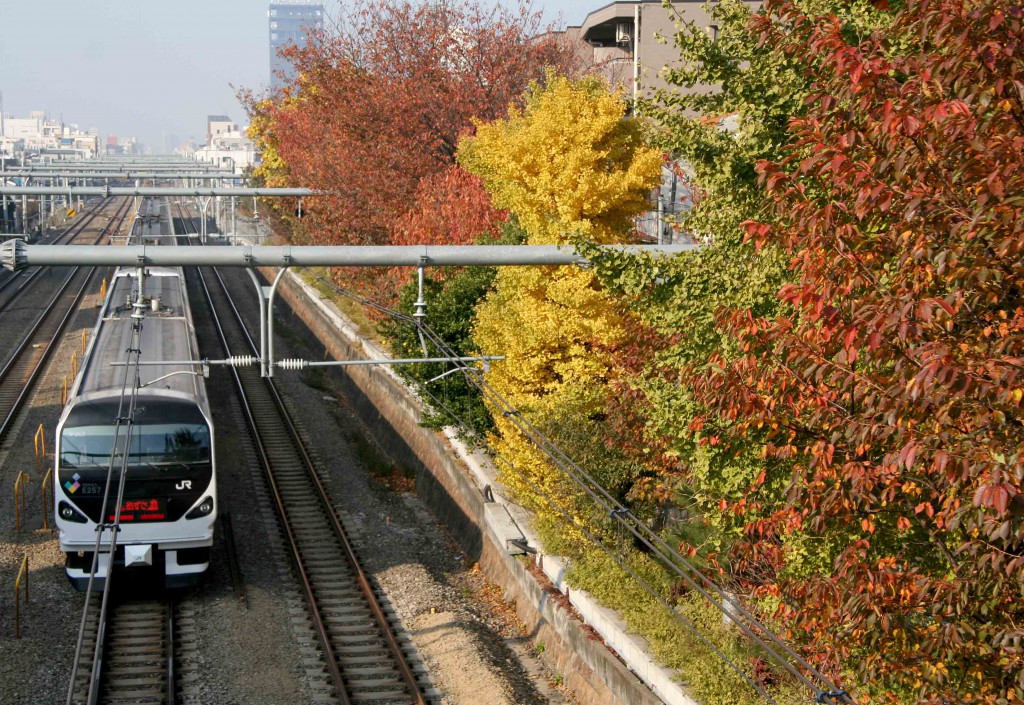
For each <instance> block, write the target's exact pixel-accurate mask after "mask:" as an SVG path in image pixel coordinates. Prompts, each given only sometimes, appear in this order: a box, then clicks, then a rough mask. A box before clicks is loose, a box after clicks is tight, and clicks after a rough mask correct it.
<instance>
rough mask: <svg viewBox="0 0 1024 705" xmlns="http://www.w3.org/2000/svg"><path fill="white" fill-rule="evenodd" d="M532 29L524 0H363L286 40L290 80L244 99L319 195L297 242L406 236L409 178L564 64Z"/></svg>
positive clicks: (415, 187) (447, 157)
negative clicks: (316, 30)
mask: <svg viewBox="0 0 1024 705" xmlns="http://www.w3.org/2000/svg"><path fill="white" fill-rule="evenodd" d="M541 29H542V25H541V20H540V16H539V14H537V13H533V12H532V11H530V10H529V9H528V8H527V7H526V6H522V7H520V8H519V9H518V10H506V9H503V8H501V7H498V8H491V7H487V6H486V4H485V3H483V2H480V1H479V0H472V1H471V2H468V3H413V2H410V1H408V0H405V1H403V2H386V1H385V0H367V1H366V2H364V3H362V4H360V5H358V6H357V7H356V8H355V9H351V10H349V11H348V12H347V14H346V15H345V16H343V17H342V18H341V19H340V21H339V22H338V24H337V26H336V27H335V28H334V29H333V30H331V31H330V32H324V33H321V34H319V35H317V36H315V37H313V38H312V39H311V41H309V43H308V44H307V46H306V47H304V48H294V47H293V48H292V49H291V50H290V51H289V52H288V54H289V58H290V60H291V61H292V62H293V64H294V65H295V68H296V70H297V74H298V78H297V79H296V81H295V83H294V84H293V85H291V86H290V87H287V88H285V90H284V94H283V95H280V96H277V97H276V98H275V100H273V101H270V102H265V101H264V102H261V101H258V100H255V99H253V98H250V99H249V100H248V105H249V108H250V111H251V112H252V113H253V117H254V119H255V118H262V119H261V121H260V124H261V125H263V126H264V127H263V130H264V133H265V137H266V139H267V141H268V142H270V143H272V144H273V146H274V148H275V150H276V152H277V155H278V156H279V157H280V158H281V159H282V161H283V162H284V164H285V165H286V166H287V173H288V178H289V179H290V181H291V183H293V184H295V185H300V186H306V187H310V188H314V189H318V190H322V191H325V192H326V195H324V196H319V197H316V198H310V199H306V203H305V204H304V205H305V209H306V213H307V217H306V218H305V219H304V220H303V223H302V225H303V229H304V230H305V231H306V233H307V235H308V238H309V241H310V242H314V243H318V244H386V243H389V242H391V241H392V239H393V237H394V235H395V234H396V233H398V232H403V233H405V235H403V238H402V239H403V241H406V242H408V241H411V240H410V238H409V237H408V231H407V229H404V228H400V227H399V224H400V223H402V222H403V221H404V219H405V218H406V215H407V214H408V213H409V212H410V211H412V210H413V209H414V204H415V201H416V198H417V195H418V194H419V193H422V190H421V182H422V181H423V180H424V179H427V178H428V177H432V176H435V175H438V174H441V173H443V172H444V171H445V170H446V169H448V168H449V167H450V166H451V165H453V164H454V161H455V151H456V146H457V144H458V140H459V137H460V136H461V135H462V134H463V133H465V132H466V131H467V130H470V129H472V120H473V118H478V119H481V120H492V119H494V118H497V117H498V116H500V115H503V114H504V113H505V111H506V110H507V108H508V106H509V105H510V104H511V103H513V102H515V101H517V100H518V99H519V98H520V96H521V95H522V93H523V92H524V90H525V88H526V87H527V85H528V84H529V83H530V81H533V80H543V78H544V76H545V68H546V67H549V66H553V67H555V68H556V70H560V71H566V70H569V67H570V64H571V62H572V61H573V57H572V56H571V55H570V54H569V52H568V51H567V50H566V49H565V48H563V47H562V46H561V45H559V44H558V43H557V41H556V40H555V39H554V38H553V37H551V36H549V35H544V34H543V33H542V32H541ZM371 280H372V276H371Z"/></svg>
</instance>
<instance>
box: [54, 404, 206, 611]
mask: <svg viewBox="0 0 1024 705" xmlns="http://www.w3.org/2000/svg"><path fill="white" fill-rule="evenodd" d="M117 414H118V398H116V397H114V398H111V397H106V398H103V397H100V398H90V395H86V396H84V397H81V398H79V399H78V400H77V401H76V402H75V403H74V404H73V405H71V406H69V407H68V408H67V409H66V410H65V412H64V415H63V417H62V418H61V422H60V425H59V426H58V429H57V446H56V453H55V457H56V464H57V477H58V480H57V482H56V483H55V491H54V499H55V516H56V523H57V528H58V530H59V532H60V549H61V550H62V551H64V552H65V554H66V555H67V563H66V570H67V574H68V579H69V580H70V581H71V583H72V585H74V586H75V588H76V589H78V590H81V591H84V590H86V589H87V586H88V582H89V572H90V569H91V567H92V558H93V551H94V549H95V543H96V530H97V526H98V525H99V523H100V520H101V517H102V518H103V520H104V523H105V524H106V525H107V528H105V529H104V531H103V541H102V542H101V553H100V560H99V563H98V565H97V573H96V579H95V580H94V582H93V589H94V590H99V589H102V587H103V585H104V583H105V581H106V576H107V574H108V570H109V568H110V560H111V559H110V554H109V546H110V536H111V531H110V529H109V526H110V525H111V524H112V523H113V521H114V511H113V507H114V506H115V504H116V501H117V487H118V478H119V474H120V472H119V471H120V468H121V463H122V456H121V455H120V454H118V456H117V457H116V458H115V459H114V473H113V475H112V478H113V481H112V487H111V489H110V497H109V498H108V502H107V511H106V512H103V511H101V509H102V507H101V505H102V503H103V492H104V489H105V487H106V478H107V469H108V465H109V464H110V459H111V454H112V452H113V447H114V434H115V428H116V426H115V419H116V418H117ZM124 428H125V427H124V426H122V429H124ZM211 429H212V425H211V423H210V419H209V418H208V417H207V415H206V414H205V413H204V410H203V409H201V408H200V407H199V406H198V405H197V404H196V403H195V401H194V400H192V399H191V398H189V397H188V396H187V395H184V394H181V393H179V392H173V391H170V390H154V391H152V392H149V390H147V392H146V394H145V396H140V397H139V398H138V400H137V406H136V414H135V423H134V425H133V426H132V433H131V435H132V440H131V449H130V453H129V463H128V470H127V482H126V484H125V492H124V498H123V501H122V503H121V516H120V519H121V524H120V531H119V533H118V537H117V538H118V540H117V543H118V546H117V550H116V552H115V554H114V558H113V562H114V567H115V569H116V570H117V572H118V573H119V574H120V573H121V570H122V569H124V570H125V571H127V572H128V575H129V576H131V578H132V579H144V580H155V581H156V582H161V581H162V584H163V586H164V587H167V588H180V587H189V586H192V585H195V584H196V583H197V582H198V580H199V578H200V576H201V575H202V574H203V573H204V572H205V571H206V570H207V568H208V567H209V563H210V548H211V546H212V545H213V527H214V522H215V521H216V519H217V504H216V503H217V499H216V498H217V486H216V472H215V467H214V458H215V457H216V454H215V452H214V447H213V434H212V432H211ZM123 433H124V431H123V430H122V434H123ZM118 447H119V448H123V447H124V440H123V435H122V437H121V440H119V441H118ZM103 515H105V516H103ZM104 546H105V547H107V550H106V551H104V550H103V547H104Z"/></svg>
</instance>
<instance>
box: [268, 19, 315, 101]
mask: <svg viewBox="0 0 1024 705" xmlns="http://www.w3.org/2000/svg"><path fill="white" fill-rule="evenodd" d="M267 18H268V19H269V20H270V85H271V87H272V88H274V89H277V88H280V87H281V85H283V83H285V82H287V81H288V80H289V79H292V78H294V77H295V75H294V74H295V72H294V70H293V69H292V66H291V64H289V63H288V62H287V61H285V60H284V59H282V58H281V57H280V56H278V55H277V51H278V49H280V48H281V47H284V46H288V45H289V44H297V45H298V46H300V47H301V46H304V45H305V43H306V35H307V34H308V32H309V30H310V29H320V28H322V27H323V24H324V6H323V5H322V4H320V3H314V2H308V1H307V0H282V1H281V2H274V3H271V4H270V9H269V10H267ZM282 71H283V72H284V74H285V78H284V79H282V78H281V76H280V75H279V74H280V72H282Z"/></svg>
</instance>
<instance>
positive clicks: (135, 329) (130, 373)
mask: <svg viewBox="0 0 1024 705" xmlns="http://www.w3.org/2000/svg"><path fill="white" fill-rule="evenodd" d="M139 286H140V287H141V286H142V282H141V280H140V281H139ZM141 333H142V321H141V319H140V320H136V321H135V323H134V324H133V326H132V338H131V341H132V342H131V347H130V348H129V349H128V355H129V358H130V359H131V358H132V357H134V364H129V365H126V366H125V372H124V377H123V378H122V382H121V393H120V398H119V400H118V406H117V418H116V420H115V422H114V440H113V444H112V446H111V453H110V461H109V463H108V465H107V479H106V486H105V487H104V490H103V501H102V503H101V504H100V510H101V513H100V517H99V524H98V525H97V527H96V544H95V546H94V549H93V554H92V563H91V565H90V569H89V582H88V584H87V587H86V595H87V596H88V595H91V594H92V591H93V584H94V581H95V579H96V573H97V571H98V568H99V557H100V548H101V547H102V543H103V533H104V530H105V529H110V543H109V548H110V552H109V556H110V557H109V559H108V560H107V576H106V578H105V580H104V583H103V593H102V598H101V602H100V614H99V618H98V620H97V634H96V638H95V641H94V644H95V647H94V652H93V661H92V668H91V674H92V675H91V677H90V693H91V692H92V691H93V690H95V689H96V688H97V687H98V683H96V680H97V675H98V674H97V666H98V664H99V662H100V659H101V658H102V653H101V652H102V647H103V636H104V634H103V630H104V628H105V622H106V614H107V609H108V605H109V597H110V586H111V584H112V583H113V580H112V578H113V572H114V553H115V551H116V550H117V534H118V532H119V531H120V523H121V506H122V503H123V497H124V488H125V481H126V479H127V476H128V462H129V459H130V453H131V438H132V428H133V426H134V424H135V404H136V400H137V396H138V394H137V393H138V390H139V386H140V385H139V383H140V376H139V369H140V368H139V365H138V362H139V360H140V359H141V356H142V351H141V349H140V338H141ZM129 377H132V380H133V381H132V385H131V390H130V391H129V388H128V379H129ZM126 399H127V400H128V413H127V414H122V411H123V410H124V405H125V400H126ZM122 430H124V436H125V441H124V447H123V451H122V452H121V466H120V477H119V482H118V488H117V504H116V505H115V507H114V520H113V522H112V523H109V524H108V523H107V522H106V521H105V517H106V516H108V514H107V511H108V510H107V506H108V503H109V500H110V487H111V485H112V484H113V483H112V482H111V480H112V479H113V473H114V461H115V459H116V458H117V457H118V442H119V441H120V439H121V432H122ZM89 603H90V600H88V599H86V600H85V606H84V607H83V608H82V620H81V623H80V624H79V628H78V641H77V642H76V644H75V657H74V662H73V664H72V667H71V682H70V683H69V684H68V697H67V701H66V702H67V705H73V701H74V695H75V680H76V679H77V676H78V667H79V660H80V659H81V655H82V647H83V644H84V642H85V636H86V627H87V622H88V618H89V611H90V610H89Z"/></svg>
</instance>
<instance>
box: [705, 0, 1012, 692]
mask: <svg viewBox="0 0 1024 705" xmlns="http://www.w3.org/2000/svg"><path fill="white" fill-rule="evenodd" d="M768 5H769V7H770V9H771V12H772V13H774V15H775V20H776V21H774V22H772V21H770V20H768V19H764V20H760V24H759V29H760V30H761V31H762V39H763V41H765V42H770V43H773V44H774V45H775V46H776V47H777V48H778V50H779V51H783V52H787V53H789V54H791V55H798V54H799V53H800V52H808V51H809V52H812V53H813V54H814V55H815V56H818V57H821V62H822V63H821V73H820V74H819V75H818V78H817V82H816V84H815V86H814V90H813V93H812V95H811V97H810V99H809V105H810V110H809V112H808V114H807V115H806V116H805V117H802V118H800V119H796V120H794V122H793V124H792V130H791V133H792V135H793V137H794V142H793V144H792V145H791V147H790V148H789V150H788V155H789V156H788V157H787V158H785V159H784V160H782V161H781V162H778V163H762V164H761V165H760V166H759V170H760V172H761V174H762V182H763V184H764V186H765V188H767V189H768V191H769V192H770V193H771V195H772V197H773V199H774V208H773V209H772V212H770V213H768V214H766V216H765V217H764V218H763V219H762V220H761V222H751V223H748V225H747V228H748V233H749V236H750V237H752V238H754V239H756V240H757V241H760V242H763V241H767V240H774V241H776V242H779V243H781V244H782V245H784V246H785V247H786V248H787V249H788V251H789V252H790V253H791V254H792V263H791V270H792V272H793V274H794V282H795V283H793V284H791V285H788V286H786V287H784V288H783V290H782V291H781V292H780V298H781V300H782V302H783V303H784V313H783V314H781V315H779V316H778V317H777V318H774V319H772V320H763V319H758V318H755V317H753V316H751V315H750V314H749V312H735V311H734V312H731V313H727V314H726V313H723V324H724V325H726V326H727V327H729V328H730V330H731V331H732V332H733V334H734V335H736V336H737V337H738V339H739V341H740V347H741V349H742V350H743V351H744V352H743V354H742V355H740V356H739V358H738V359H732V360H729V359H725V358H724V357H723V358H721V359H719V360H716V361H715V362H716V363H717V365H718V366H717V367H715V366H713V367H712V370H713V371H711V372H708V373H706V374H705V375H703V376H702V377H701V378H700V379H696V380H690V382H692V384H693V386H694V387H695V388H696V390H697V392H698V394H699V398H700V401H702V402H703V403H704V404H706V405H707V407H708V408H709V410H710V411H709V413H711V414H713V415H715V416H716V417H717V418H719V419H725V421H726V422H727V423H728V426H727V428H728V431H727V433H728V434H729V437H728V438H727V439H726V442H728V443H732V444H742V443H744V442H746V441H745V436H746V434H747V433H748V432H749V431H751V430H752V429H755V428H757V429H761V431H759V432H758V433H765V432H767V433H768V438H769V441H770V443H769V444H768V446H767V448H766V451H765V456H766V460H765V462H766V464H768V465H769V466H772V467H778V466H780V465H782V466H786V467H790V468H791V469H792V473H791V480H790V483H789V487H788V491H787V494H786V497H785V499H784V500H783V501H780V502H776V503H774V504H773V505H772V506H760V507H758V506H757V500H758V493H757V491H756V488H754V491H753V492H752V493H751V494H750V495H749V497H748V498H746V500H745V501H746V502H747V505H746V506H748V507H751V506H754V507H757V510H756V511H754V512H753V514H754V515H753V516H751V517H750V521H749V523H748V524H747V527H746V541H745V543H744V544H743V545H742V546H740V547H739V548H738V550H737V551H736V553H737V555H738V556H744V555H745V556H748V557H754V558H756V559H757V560H770V561H772V562H773V563H774V564H775V565H776V567H777V569H778V571H779V573H778V574H779V587H780V594H781V595H783V596H785V598H786V599H785V600H784V601H783V602H782V605H783V606H782V607H781V608H780V616H781V617H782V618H784V619H786V620H787V621H788V622H789V623H790V624H791V626H792V627H793V628H794V630H795V631H796V632H797V633H801V632H802V633H803V634H804V635H805V638H806V639H807V640H808V641H809V642H810V643H811V644H813V645H814V646H815V648H817V649H819V650H820V651H822V652H828V653H831V654H833V655H838V656H839V657H840V659H839V660H840V661H845V662H847V663H850V662H853V663H856V664H857V665H858V666H859V668H860V675H861V679H862V681H863V682H864V683H865V686H866V687H865V692H878V693H885V692H886V689H889V691H888V693H889V696H890V697H891V698H893V699H901V700H906V699H908V698H912V699H915V700H917V701H920V702H935V703H939V702H942V703H946V702H986V703H1006V702H1021V701H1024V655H1022V646H1024V644H1022V642H1024V523H1022V518H1024V497H1022V495H1021V490H1022V485H1024V458H1022V455H1021V453H1022V450H1024V407H1022V403H1021V402H1022V397H1024V374H1022V372H1024V268H1022V255H1024V43H1022V40H1024V29H1022V19H1024V9H1022V7H1021V6H1020V5H1019V4H1012V3H1006V2H1001V1H999V0H910V2H908V4H907V7H906V9H905V10H904V11H903V12H902V13H901V14H900V16H899V19H898V21H897V22H896V24H895V26H894V27H893V28H892V29H891V30H890V31H889V32H888V33H887V35H886V36H872V37H870V38H867V39H864V40H863V41H862V42H861V43H857V44H854V43H851V42H850V39H849V35H848V34H846V33H844V31H843V30H844V28H843V27H842V26H841V25H840V23H839V22H838V21H836V20H835V19H834V18H832V19H829V18H812V17H809V16H807V15H805V14H804V13H803V12H802V11H801V9H800V7H799V6H798V4H797V3H792V2H782V1H779V0H774V1H770V2H769V3H768ZM779 19H781V20H782V21H781V22H779V21H778V20H779ZM737 447H738V446H737ZM763 477H764V475H763V474H762V478H763ZM727 509H729V508H728V507H727ZM735 509H736V511H744V509H743V508H742V507H736V508H735ZM795 533H802V534H804V535H805V536H808V537H810V538H812V539H813V538H815V537H817V538H818V539H820V543H819V544H818V545H819V546H820V550H821V551H824V552H829V554H830V555H831V556H832V559H833V560H832V570H831V572H826V573H824V574H820V575H811V576H807V575H791V574H788V573H787V572H786V567H787V552H786V546H787V541H786V537H788V536H792V535H794V534H795Z"/></svg>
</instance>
